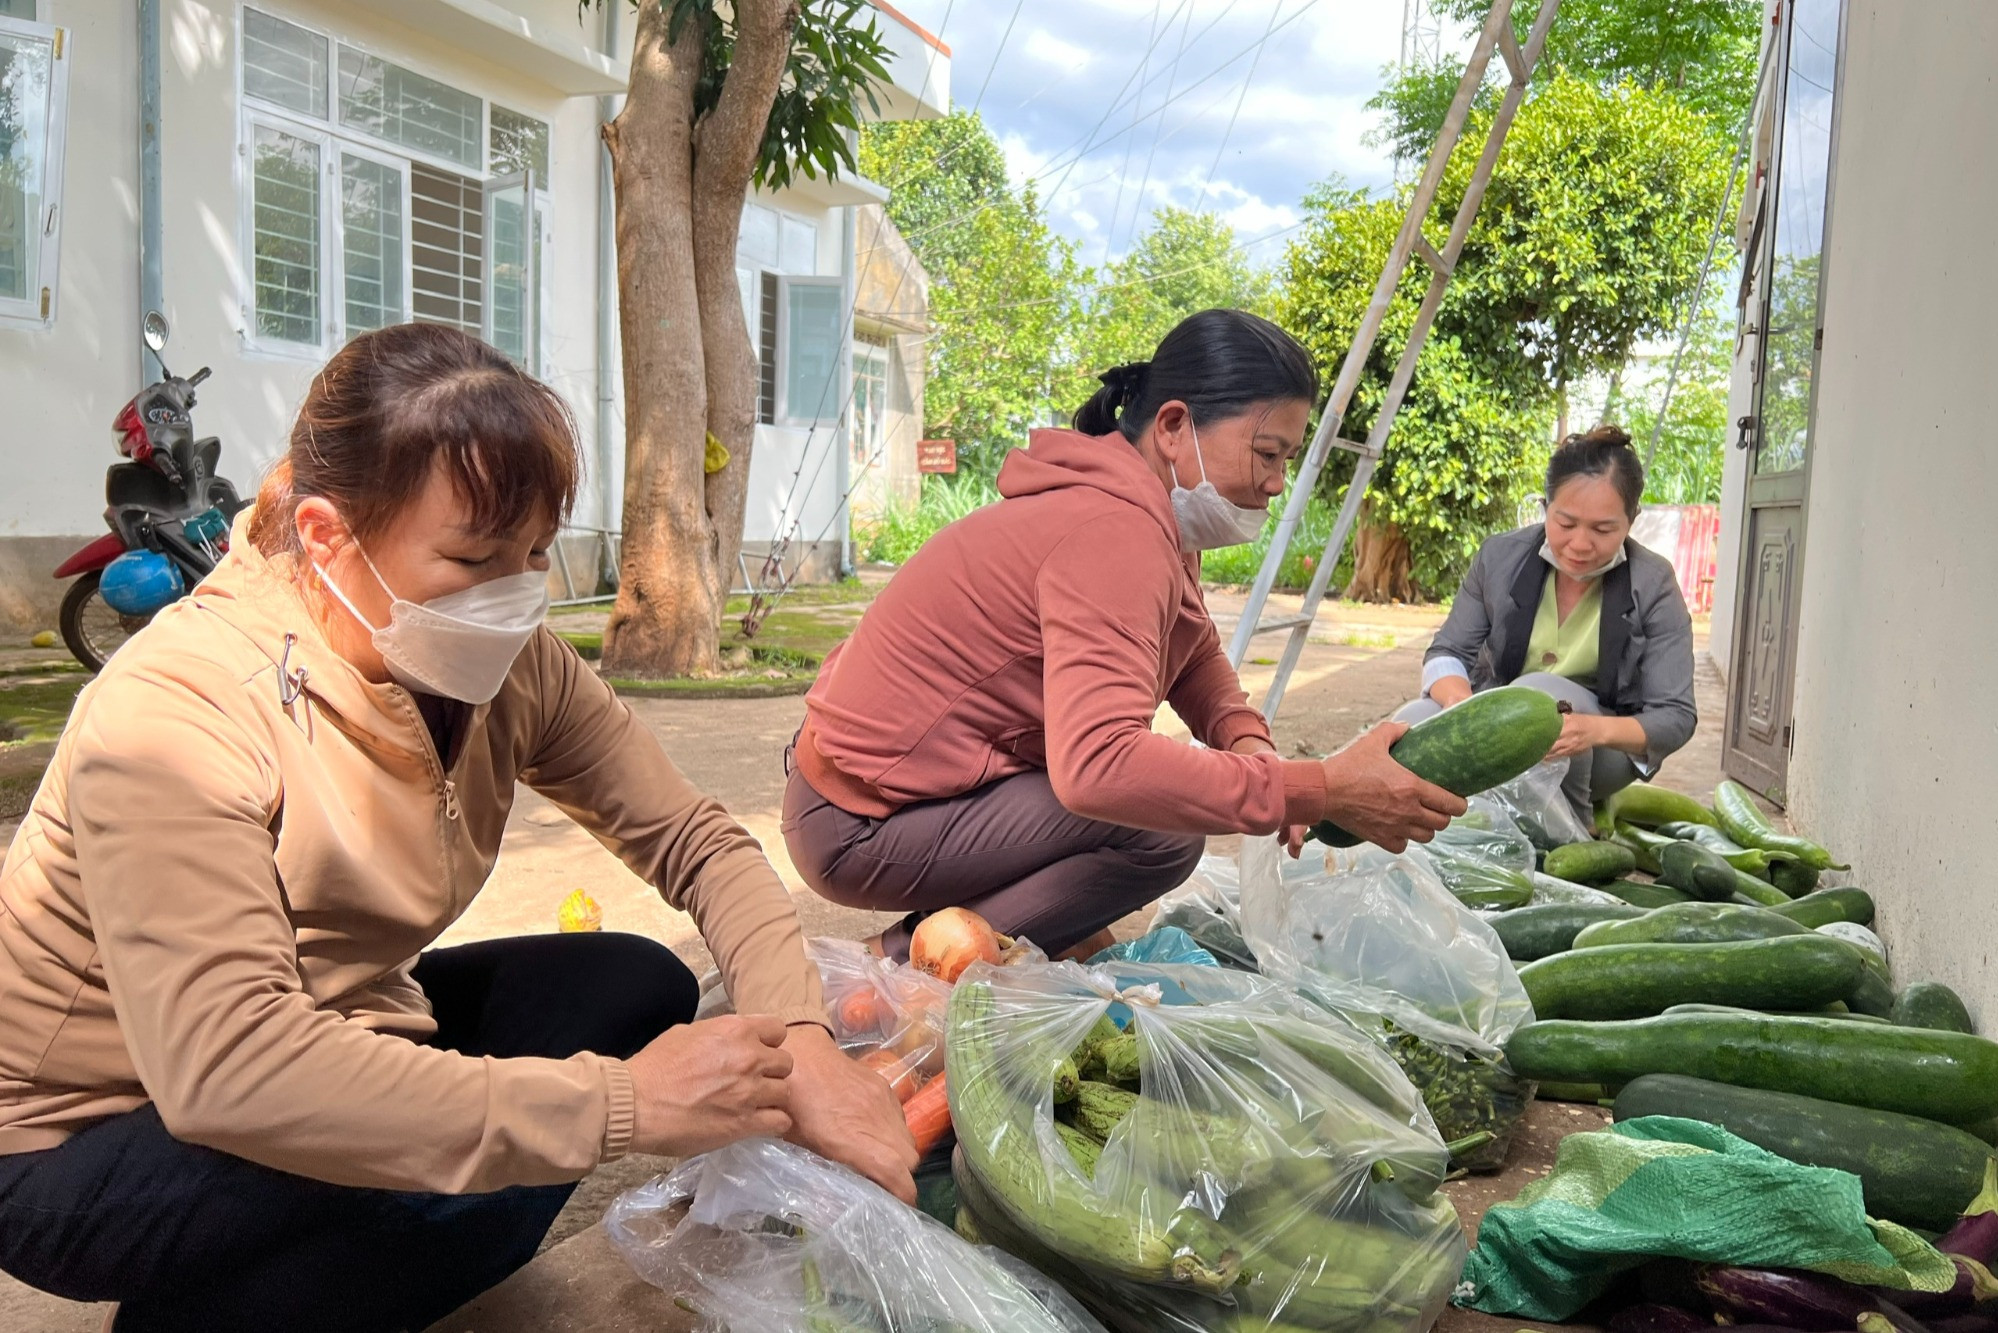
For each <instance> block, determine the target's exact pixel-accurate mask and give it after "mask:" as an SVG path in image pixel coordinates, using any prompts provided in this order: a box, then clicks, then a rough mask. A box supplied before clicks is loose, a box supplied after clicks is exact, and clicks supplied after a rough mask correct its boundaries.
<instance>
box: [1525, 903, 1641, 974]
mask: <svg viewBox="0 0 1998 1333" xmlns="http://www.w3.org/2000/svg"><path fill="white" fill-rule="evenodd" d="M1643 915H1644V909H1643V908H1641V907H1632V906H1630V905H1629V904H1627V903H1618V904H1616V905H1614V906H1608V905H1605V906H1593V905H1590V904H1584V903H1578V904H1574V905H1569V904H1567V903H1552V904H1549V905H1548V906H1545V907H1521V908H1518V909H1517V910H1515V911H1511V912H1500V913H1499V914H1498V915H1497V916H1495V917H1492V918H1490V925H1491V928H1492V929H1493V930H1494V931H1496V932H1497V933H1498V937H1499V943H1500V944H1503V945H1504V946H1505V952H1506V957H1508V958H1510V959H1512V961H1513V962H1515V963H1530V962H1532V961H1533V960H1534V959H1536V958H1547V957H1549V956H1551V955H1553V954H1557V953H1565V952H1566V951H1568V950H1569V949H1572V948H1573V947H1574V946H1575V936H1576V933H1577V932H1579V931H1581V930H1583V929H1585V928H1587V927H1590V926H1593V925H1595V924H1597V923H1599V922H1607V921H1628V920H1632V919H1634V918H1637V917H1641V916H1643Z"/></svg>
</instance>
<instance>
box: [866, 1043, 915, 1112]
mask: <svg viewBox="0 0 1998 1333" xmlns="http://www.w3.org/2000/svg"><path fill="white" fill-rule="evenodd" d="M860 1063H862V1064H864V1065H866V1066H867V1067H868V1068H869V1069H872V1070H873V1071H874V1072H875V1073H877V1074H879V1075H881V1077H883V1078H885V1079H887V1080H888V1086H889V1087H891V1088H893V1089H895V1097H896V1099H897V1100H899V1101H902V1102H907V1101H908V1100H909V1098H911V1097H913V1096H915V1095H916V1089H917V1088H918V1087H920V1086H921V1085H922V1081H923V1080H922V1078H921V1076H920V1075H918V1074H917V1072H916V1071H915V1070H913V1069H905V1068H903V1063H904V1061H903V1058H902V1057H901V1056H899V1055H897V1054H895V1052H893V1051H890V1050H885V1049H884V1050H878V1051H869V1052H868V1053H867V1054H865V1055H863V1056H861V1057H860Z"/></svg>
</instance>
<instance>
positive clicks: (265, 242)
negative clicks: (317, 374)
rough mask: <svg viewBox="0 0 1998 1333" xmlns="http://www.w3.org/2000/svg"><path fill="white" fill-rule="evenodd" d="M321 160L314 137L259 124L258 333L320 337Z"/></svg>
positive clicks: (255, 174) (255, 168) (255, 175)
mask: <svg viewBox="0 0 1998 1333" xmlns="http://www.w3.org/2000/svg"><path fill="white" fill-rule="evenodd" d="M319 163H320V156H319V145H318V144H317V143H315V142H313V141H312V140H310V139H303V138H300V137H298V136H297V135H293V134H286V133H284V132H283V131H282V130H275V129H271V128H270V127H268V126H265V125H259V126H257V127H256V130H255V134H254V137H253V140H252V144H251V153H250V172H251V180H252V182H253V189H254V191H255V196H256V200H255V205H254V216H253V222H252V227H253V234H252V242H251V250H252V264H253V268H254V272H255V278H254V280H255V284H256V292H257V302H256V304H257V333H258V334H259V336H262V337H266V338H279V339H282V340H284V341H285V342H300V343H316V342H318V341H319V272H320V265H319V237H320V232H319Z"/></svg>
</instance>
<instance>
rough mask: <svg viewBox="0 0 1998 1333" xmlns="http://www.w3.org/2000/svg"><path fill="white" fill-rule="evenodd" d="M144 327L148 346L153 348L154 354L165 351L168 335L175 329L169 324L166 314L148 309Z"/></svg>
mask: <svg viewBox="0 0 1998 1333" xmlns="http://www.w3.org/2000/svg"><path fill="white" fill-rule="evenodd" d="M144 327H145V333H146V346H148V347H150V348H152V349H153V354H154V355H155V356H157V355H158V354H159V353H161V352H163V351H165V350H166V345H167V335H168V334H169V333H171V332H172V331H173V330H172V329H171V328H170V327H169V326H168V325H167V321H166V316H165V315H162V314H161V313H160V312H159V311H157V310H148V311H147V312H146V322H145V326H144Z"/></svg>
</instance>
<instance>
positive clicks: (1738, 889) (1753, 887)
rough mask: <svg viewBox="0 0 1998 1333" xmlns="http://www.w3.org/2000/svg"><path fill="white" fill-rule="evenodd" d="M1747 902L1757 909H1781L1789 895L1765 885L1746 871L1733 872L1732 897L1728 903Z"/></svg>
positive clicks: (1773, 886) (1774, 887)
mask: <svg viewBox="0 0 1998 1333" xmlns="http://www.w3.org/2000/svg"><path fill="white" fill-rule="evenodd" d="M1743 900H1745V901H1747V902H1751V903H1754V904H1755V905H1756V906H1757V907H1781V906H1782V905H1783V904H1784V903H1787V902H1789V901H1790V895H1789V894H1787V893H1785V892H1783V890H1781V889H1779V888H1777V887H1776V886H1775V885H1774V884H1765V883H1763V882H1762V881H1761V880H1759V879H1757V878H1756V877H1755V876H1753V875H1751V874H1749V873H1748V872H1747V871H1746V870H1737V871H1735V872H1734V895H1733V897H1732V898H1730V899H1729V901H1730V902H1739V901H1743Z"/></svg>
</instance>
